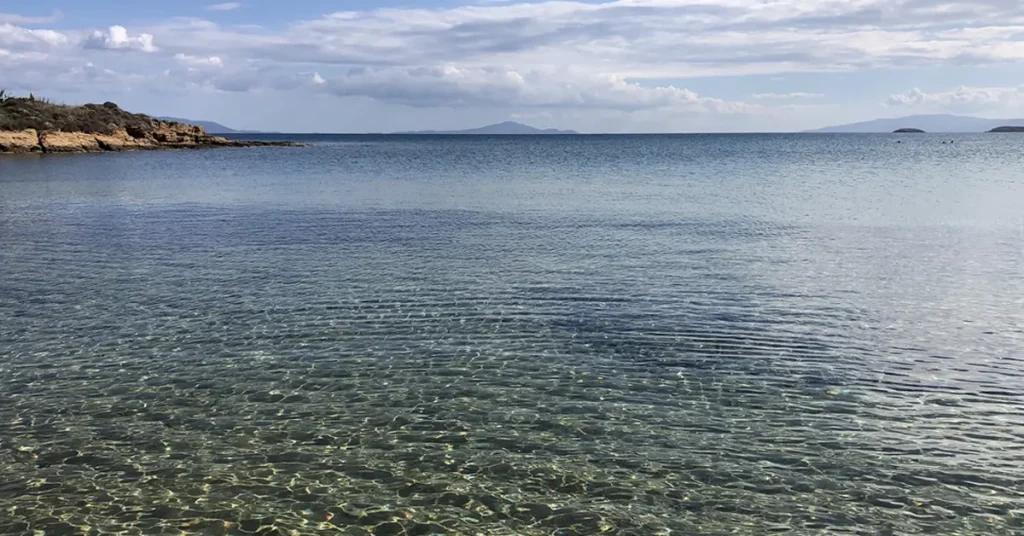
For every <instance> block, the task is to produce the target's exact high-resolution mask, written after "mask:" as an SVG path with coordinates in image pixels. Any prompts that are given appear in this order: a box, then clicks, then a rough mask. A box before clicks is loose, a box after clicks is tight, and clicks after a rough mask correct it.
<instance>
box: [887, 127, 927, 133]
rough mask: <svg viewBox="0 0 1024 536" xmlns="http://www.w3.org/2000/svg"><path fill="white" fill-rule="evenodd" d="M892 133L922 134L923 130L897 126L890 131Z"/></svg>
mask: <svg viewBox="0 0 1024 536" xmlns="http://www.w3.org/2000/svg"><path fill="white" fill-rule="evenodd" d="M892 133H893V134H924V133H925V132H924V131H923V130H921V129H919V128H898V129H896V130H894V131H892Z"/></svg>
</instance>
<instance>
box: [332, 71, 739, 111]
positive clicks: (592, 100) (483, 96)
mask: <svg viewBox="0 0 1024 536" xmlns="http://www.w3.org/2000/svg"><path fill="white" fill-rule="evenodd" d="M324 85H325V86H326V88H327V90H328V91H330V92H332V93H334V94H336V95H341V96H362V97H370V98H373V99H376V100H380V101H385V102H394V103H400V104H405V105H409V106H421V107H431V106H517V107H530V108H533V107H552V108H559V107H560V108H595V109H602V108H603V109H614V110H624V111H629V110H640V109H652V108H686V109H689V110H691V111H708V112H720V113H738V112H745V111H749V110H750V106H749V105H746V104H744V103H739V102H727V101H723V100H719V99H712V98H706V97H700V96H698V95H697V94H696V93H694V92H692V91H690V90H688V89H682V88H677V87H675V86H671V85H668V86H654V87H649V86H644V85H641V84H639V83H636V82H631V81H629V80H627V79H625V78H623V77H620V76H616V75H608V74H604V75H602V74H594V73H589V72H586V71H582V70H575V69H558V70H544V69H514V68H511V67H464V66H458V65H454V64H447V65H442V66H433V67H411V68H406V67H385V68H357V69H352V70H350V71H349V72H348V73H347V74H345V75H343V76H339V77H337V78H331V79H326V80H325V84H324Z"/></svg>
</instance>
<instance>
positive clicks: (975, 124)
mask: <svg viewBox="0 0 1024 536" xmlns="http://www.w3.org/2000/svg"><path fill="white" fill-rule="evenodd" d="M906 125H914V126H915V127H916V128H919V129H922V130H926V131H928V132H943V133H952V132H989V131H991V130H992V129H995V128H998V127H1001V126H1003V125H1024V119H987V118H984V117H971V116H964V115H948V114H935V115H911V116H906V117H894V118H887V119H874V120H871V121H862V122H860V123H849V124H846V125H837V126H831V127H825V128H819V129H816V130H808V131H807V132H820V133H833V132H835V133H839V132H865V133H867V132H878V133H890V132H893V131H895V130H898V129H901V128H904V127H905V126H906Z"/></svg>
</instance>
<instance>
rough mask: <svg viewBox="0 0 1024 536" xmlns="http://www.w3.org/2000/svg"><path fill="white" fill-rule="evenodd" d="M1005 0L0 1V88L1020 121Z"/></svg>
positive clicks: (445, 112) (753, 126)
mask: <svg viewBox="0 0 1024 536" xmlns="http://www.w3.org/2000/svg"><path fill="white" fill-rule="evenodd" d="M1022 84H1024V7H1022V6H1021V5H1020V2H1019V0H972V1H971V2H964V1H963V0H716V1H710V0H611V1H588V2H579V1H553V2H523V1H521V0H470V1H468V2H459V1H448V0H430V1H426V2H408V1H405V2H403V1H394V0H388V1H385V2H369V1H366V0H340V1H326V0H312V1H302V0H294V1H291V2H281V1H265V0H249V1H246V0H241V1H238V2H217V1H215V0H214V1H196V0H183V1H179V2H144V1H134V2H124V1H116V0H98V1H97V0H91V1H89V2H80V1H77V0H75V1H71V0H63V1H59V0H58V1H53V0H44V1H40V2H33V3H29V2H19V3H15V2H10V1H0V88H7V89H8V90H9V91H13V92H15V93H24V92H30V91H31V92H35V93H37V94H41V95H46V96H48V97H51V98H54V99H57V100H60V101H64V102H69V103H80V102H89V101H105V100H113V101H115V102H118V103H119V104H121V105H122V106H124V107H125V108H128V109H131V110H133V111H140V112H145V113H151V114H157V115H174V116H181V117H187V118H193V119H207V120H214V121H219V122H221V123H224V124H227V125H229V126H232V127H235V128H246V129H260V130H283V131H316V132H387V131H395V130H411V129H428V128H438V129H450V128H466V127H473V126H479V125H482V124H485V123H491V122H497V121H504V120H510V119H511V120H518V121H521V122H525V123H530V124H533V125H536V126H540V127H559V128H573V129H577V130H581V131H587V132H692V131H792V130H802V129H807V128H813V127H819V126H824V125H828V124H835V123H842V122H849V121H856V120H862V119H871V118H875V117H879V116H900V115H908V114H912V113H945V112H949V113H962V114H973V115H982V116H988V117H1024V85H1022Z"/></svg>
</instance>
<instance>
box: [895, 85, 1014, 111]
mask: <svg viewBox="0 0 1024 536" xmlns="http://www.w3.org/2000/svg"><path fill="white" fill-rule="evenodd" d="M885 103H886V105H888V106H903V107H912V108H924V109H936V110H946V109H949V110H985V109H992V108H998V109H1015V108H1020V107H1022V106H1024V85H1022V86H1015V87H970V86H960V87H957V88H955V89H952V90H949V91H940V92H935V93H928V92H925V91H922V90H920V89H918V88H916V87H915V88H913V89H910V90H908V91H905V92H903V93H897V94H895V95H890V96H889V98H888V99H886V101H885Z"/></svg>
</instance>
